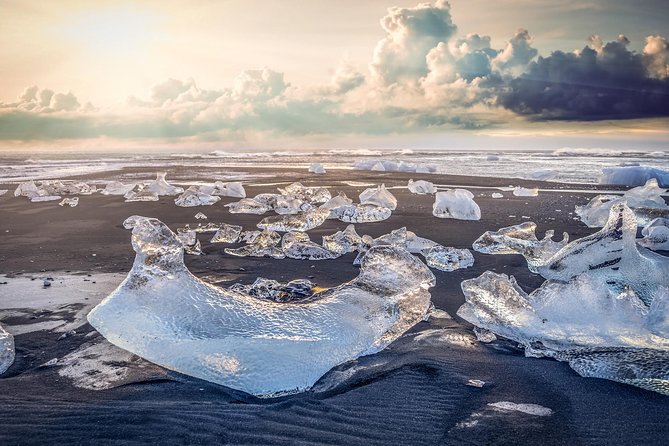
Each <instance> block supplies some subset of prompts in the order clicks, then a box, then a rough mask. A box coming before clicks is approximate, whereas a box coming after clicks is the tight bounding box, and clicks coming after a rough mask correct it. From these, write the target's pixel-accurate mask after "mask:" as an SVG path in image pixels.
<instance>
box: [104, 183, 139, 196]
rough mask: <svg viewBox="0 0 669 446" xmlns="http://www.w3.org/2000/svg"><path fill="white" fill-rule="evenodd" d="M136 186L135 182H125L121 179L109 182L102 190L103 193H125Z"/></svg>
mask: <svg viewBox="0 0 669 446" xmlns="http://www.w3.org/2000/svg"><path fill="white" fill-rule="evenodd" d="M134 188H135V183H130V184H124V183H121V182H120V181H112V182H110V183H107V185H106V186H105V188H104V189H102V191H101V192H100V193H101V194H102V195H125V194H127V193H128V192H130V191H131V190H133V189H134Z"/></svg>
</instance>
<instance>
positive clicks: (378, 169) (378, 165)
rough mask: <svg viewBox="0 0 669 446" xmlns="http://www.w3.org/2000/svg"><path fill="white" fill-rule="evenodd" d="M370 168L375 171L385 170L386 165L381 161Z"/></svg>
mask: <svg viewBox="0 0 669 446" xmlns="http://www.w3.org/2000/svg"><path fill="white" fill-rule="evenodd" d="M370 170H372V171H374V172H384V171H385V170H386V167H385V166H384V165H383V163H382V162H381V161H379V162H377V163H376V164H374V165H373V166H372V168H371V169H370Z"/></svg>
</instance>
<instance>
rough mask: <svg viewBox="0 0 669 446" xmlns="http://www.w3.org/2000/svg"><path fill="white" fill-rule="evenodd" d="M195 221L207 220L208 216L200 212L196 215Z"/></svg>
mask: <svg viewBox="0 0 669 446" xmlns="http://www.w3.org/2000/svg"><path fill="white" fill-rule="evenodd" d="M195 219H196V220H206V219H207V216H206V215H204V214H203V213H202V212H198V213H197V214H195Z"/></svg>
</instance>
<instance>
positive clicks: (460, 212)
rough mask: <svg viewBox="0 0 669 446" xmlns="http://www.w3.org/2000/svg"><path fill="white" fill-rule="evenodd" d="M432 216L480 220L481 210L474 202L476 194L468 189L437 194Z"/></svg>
mask: <svg viewBox="0 0 669 446" xmlns="http://www.w3.org/2000/svg"><path fill="white" fill-rule="evenodd" d="M432 215H434V216H435V217H439V218H455V219H458V220H480V219H481V208H480V207H479V205H478V204H476V202H475V201H474V194H472V193H471V192H469V191H468V190H466V189H451V190H447V191H444V192H437V194H436V195H435V199H434V204H433V205H432Z"/></svg>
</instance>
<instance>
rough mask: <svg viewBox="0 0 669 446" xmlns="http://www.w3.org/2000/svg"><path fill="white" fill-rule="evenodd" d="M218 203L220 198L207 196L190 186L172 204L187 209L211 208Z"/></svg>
mask: <svg viewBox="0 0 669 446" xmlns="http://www.w3.org/2000/svg"><path fill="white" fill-rule="evenodd" d="M219 201H221V197H217V196H215V195H209V194H207V193H204V192H202V191H200V190H199V188H197V187H196V186H191V187H189V188H188V189H186V191H185V192H184V193H183V194H181V195H179V196H178V197H177V198H176V199H175V200H174V204H176V205H177V206H180V207H184V208H188V207H195V206H211V205H212V204H214V203H218V202H219Z"/></svg>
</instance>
